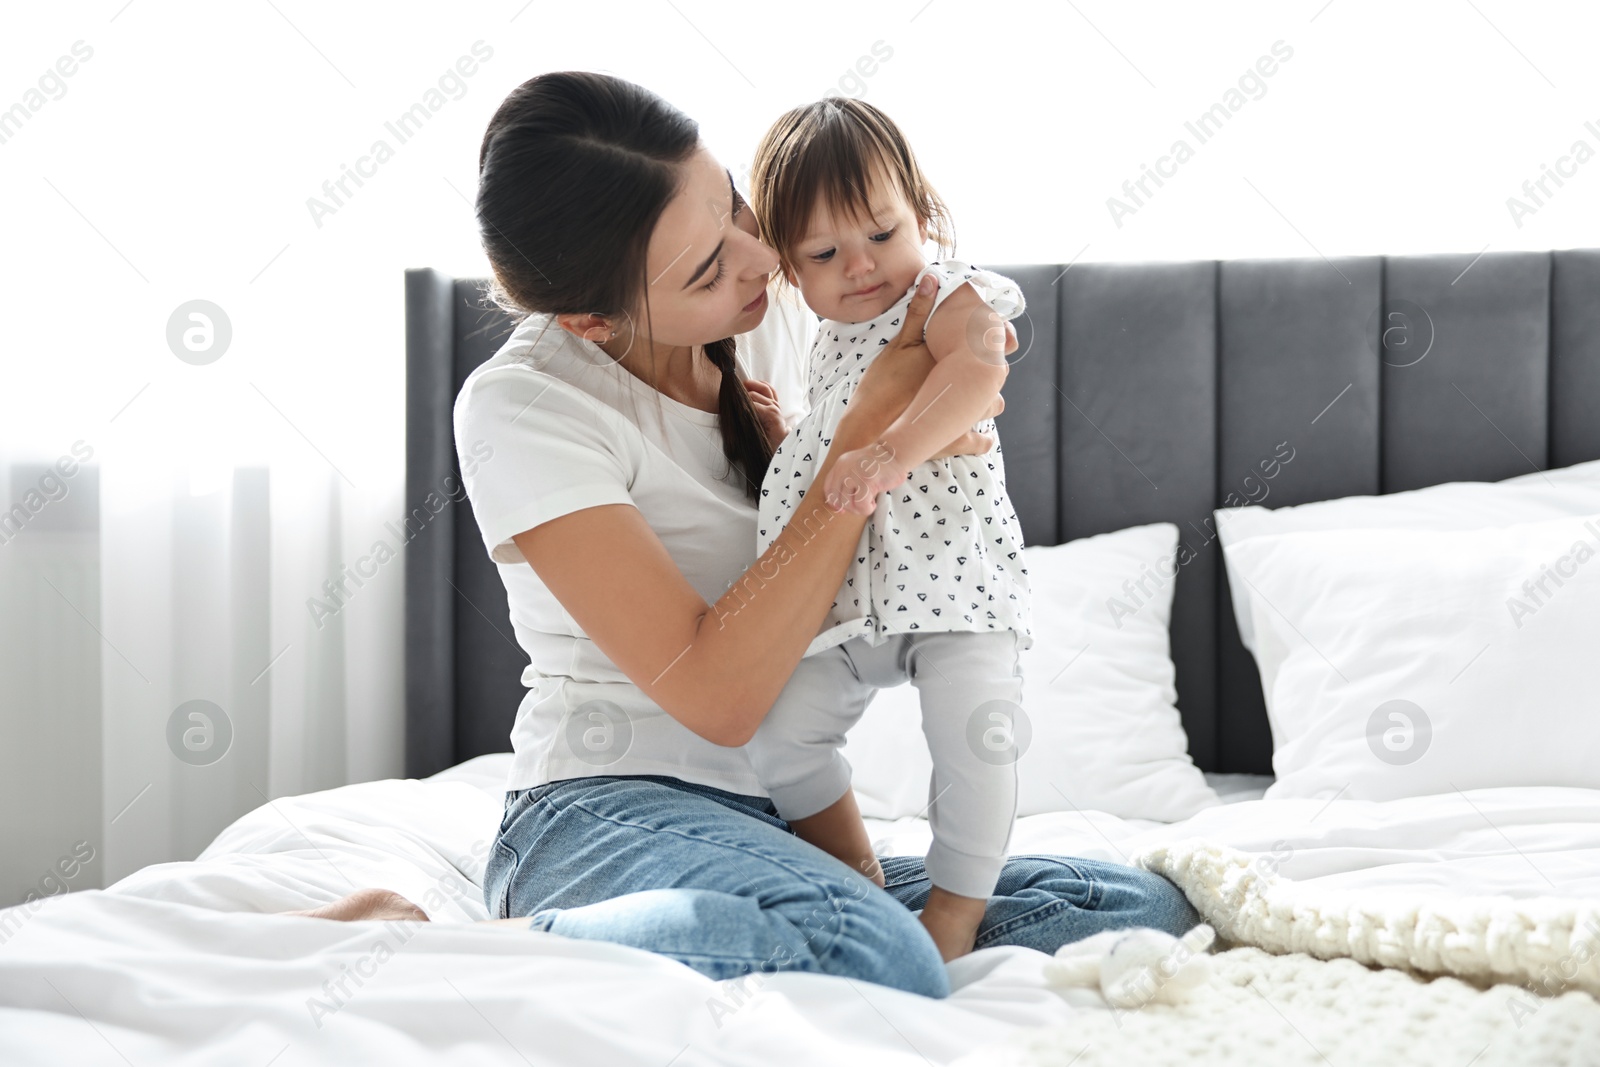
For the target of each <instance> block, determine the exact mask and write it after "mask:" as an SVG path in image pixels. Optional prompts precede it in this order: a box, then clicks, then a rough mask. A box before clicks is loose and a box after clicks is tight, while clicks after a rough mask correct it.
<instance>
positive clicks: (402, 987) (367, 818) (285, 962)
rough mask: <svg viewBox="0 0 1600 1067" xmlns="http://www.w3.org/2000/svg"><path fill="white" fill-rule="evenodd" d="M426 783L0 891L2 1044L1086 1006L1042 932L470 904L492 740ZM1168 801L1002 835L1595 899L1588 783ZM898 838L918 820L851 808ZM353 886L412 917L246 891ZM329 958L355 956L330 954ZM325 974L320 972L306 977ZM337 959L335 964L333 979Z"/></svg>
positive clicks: (989, 1026)
mask: <svg viewBox="0 0 1600 1067" xmlns="http://www.w3.org/2000/svg"><path fill="white" fill-rule="evenodd" d="M508 758H509V757H505V756H490V757H483V758H482V759H480V760H475V761H472V762H470V763H468V764H464V765H462V766H461V767H458V768H453V769H452V770H451V771H447V772H445V773H444V774H443V775H440V776H437V777H436V778H434V779H428V780H424V781H387V782H372V783H364V784H361V785H355V786H347V787H345V788H343V789H336V790H331V791H328V792H324V793H317V794H309V795H307V796H303V797H295V798H284V799H280V800H277V801H274V802H273V803H272V804H270V805H267V806H264V807H262V808H261V809H258V810H257V811H255V812H253V813H251V814H250V815H248V816H246V817H244V818H243V819H241V820H239V822H238V823H236V824H235V825H233V826H232V827H230V828H229V829H228V830H226V831H225V832H224V833H223V834H222V835H221V836H219V837H218V839H217V841H216V842H214V843H213V844H212V846H211V847H210V848H208V849H207V850H206V852H205V853H203V854H202V856H201V857H200V858H199V859H197V860H196V861H194V862H192V863H169V864H161V865H158V866H154V867H150V868H146V869H145V870H142V871H140V872H138V873H136V874H134V875H131V876H130V877H128V878H126V879H124V880H123V881H121V882H119V883H117V884H116V885H115V886H112V887H111V888H110V889H107V890H104V891H88V892H80V893H74V894H71V895H70V896H64V897H59V898H53V899H51V900H48V901H46V902H45V903H44V904H43V905H42V906H41V907H39V908H37V910H31V911H30V910H29V909H27V908H26V906H24V907H23V908H21V909H11V910H9V911H3V912H0V1062H3V1063H6V1064H33V1063H40V1064H44V1063H50V1064H56V1063H62V1062H70V1063H84V1064H94V1063H102V1062H103V1063H107V1064H121V1063H124V1062H127V1063H133V1064H156V1063H178V1062H185V1063H187V1062H194V1063H230V1064H261V1065H267V1064H269V1063H270V1064H271V1065H272V1067H291V1065H295V1064H310V1063H341V1064H348V1063H372V1062H381V1063H384V1064H386V1065H395V1064H403V1063H412V1062H438V1061H440V1060H442V1059H443V1058H444V1057H446V1056H450V1057H452V1061H454V1060H456V1059H459V1060H460V1061H461V1062H472V1063H494V1064H498V1063H506V1064H525V1063H533V1064H576V1063H583V1064H604V1065H612V1064H617V1065H626V1064H648V1065H651V1067H664V1065H665V1064H668V1063H671V1064H673V1067H692V1065H695V1064H712V1063H715V1064H733V1063H738V1064H745V1063H761V1064H776V1065H783V1064H819V1063H822V1064H853V1063H869V1062H870V1063H873V1064H884V1065H890V1067H894V1065H899V1064H908V1065H913V1064H915V1065H920V1064H925V1063H935V1064H945V1063H949V1062H951V1061H953V1060H955V1059H957V1058H959V1057H961V1056H963V1055H965V1054H967V1053H969V1052H972V1051H973V1050H975V1049H978V1048H981V1047H985V1046H989V1045H993V1044H995V1043H996V1042H999V1041H1000V1040H1002V1039H1003V1038H1004V1037H1005V1036H1006V1035H1008V1034H1009V1033H1011V1032H1012V1031H1013V1030H1014V1028H1016V1027H1019V1026H1029V1027H1033V1026H1044V1025H1051V1024H1060V1023H1062V1022H1065V1021H1068V1020H1070V1019H1071V1017H1072V1015H1073V1013H1075V1012H1079V1011H1098V1010H1103V1009H1102V1008H1101V1007H1100V1006H1099V1001H1098V998H1097V996H1096V995H1095V994H1092V993H1088V992H1086V991H1085V992H1081V993H1079V992H1075V993H1073V994H1072V997H1073V999H1072V1000H1071V1001H1069V1000H1067V999H1063V997H1062V996H1061V995H1059V994H1057V993H1055V992H1052V991H1050V990H1049V989H1047V988H1046V987H1045V986H1044V983H1043V980H1042V977H1041V974H1040V970H1041V965H1042V963H1043V962H1044V958H1045V957H1043V956H1042V955H1040V954H1038V953H1034V952H1030V951H1027V950H1022V949H994V950H988V951H984V952H979V953H975V954H974V955H972V956H970V957H968V958H966V959H963V960H959V961H957V962H956V963H955V964H954V965H953V966H952V968H951V976H952V982H953V984H954V985H955V986H956V990H955V992H954V994H953V995H952V996H951V997H950V998H949V999H948V1000H945V1001H930V1000H924V999H922V998H919V997H914V996H910V995H907V994H901V993H897V992H895V991H893V990H889V989H884V988H881V987H876V986H871V985H868V984H865V983H860V982H849V981H845V980H843V979H836V978H825V977H818V976H807V975H777V976H768V977H765V978H762V979H760V980H759V981H757V980H754V979H750V980H746V982H745V983H743V987H742V989H741V988H739V987H737V986H735V985H733V984H730V983H715V982H711V981H708V980H707V979H704V978H702V977H700V976H699V975H696V974H695V973H693V972H691V971H689V970H688V969H687V968H684V967H681V966H679V965H677V964H675V963H672V962H670V961H668V960H665V959H662V958H659V957H655V956H652V955H650V954H648V953H644V952H639V951H636V950H633V949H627V948H621V947H618V946H611V945H604V944H594V943H586V942H577V941H569V940H566V939H563V938H560V937H557V936H555V935H550V934H532V933H525V932H520V931H504V930H497V929H493V928H478V927H474V926H472V925H470V920H472V919H476V918H482V917H484V909H483V905H482V902H481V900H480V899H479V895H478V892H477V887H478V884H479V882H480V881H481V876H482V861H483V855H484V854H485V850H486V847H487V842H488V840H489V839H490V838H491V837H492V835H493V833H494V831H495V828H496V826H497V824H498V821H499V817H500V813H501V804H500V783H501V781H502V780H503V777H502V776H503V772H504V769H505V760H506V759H508ZM1219 784H1224V785H1225V786H1226V788H1225V790H1224V791H1225V792H1226V793H1227V794H1228V799H1229V800H1230V802H1229V803H1228V804H1226V805H1224V806H1222V807H1218V808H1212V809H1208V810H1207V811H1204V812H1202V813H1201V814H1200V815H1198V816H1196V817H1195V818H1193V819H1190V820H1187V821H1185V822H1183V823H1178V824H1172V825H1163V824H1155V823H1138V822H1128V821H1124V820H1120V819H1116V818H1113V817H1111V816H1107V815H1104V814H1103V813H1098V812H1069V813H1055V814H1050V815H1041V816H1035V817H1032V818H1029V819H1026V820H1023V822H1022V823H1021V824H1019V826H1018V828H1017V831H1016V834H1015V836H1014V840H1013V846H1014V851H1017V852H1023V851H1037V852H1053V853H1063V854H1070V855H1078V856H1089V857H1099V858H1107V859H1120V858H1123V857H1125V856H1128V855H1131V854H1132V853H1133V852H1134V851H1135V850H1137V849H1140V848H1143V847H1148V846H1150V845H1154V844H1159V843H1162V842H1165V841H1171V840H1177V839H1180V838H1192V837H1202V838H1207V839H1209V840H1214V841H1217V842H1219V843H1223V844H1227V845H1231V846H1233V847H1235V848H1239V849H1243V850H1246V851H1250V852H1256V853H1276V854H1277V855H1278V856H1279V857H1280V859H1281V865H1280V867H1279V870H1280V872H1281V873H1282V874H1283V875H1284V876H1286V877H1288V878H1292V879H1304V880H1315V881H1316V883H1317V884H1321V885H1327V886H1338V887H1343V888H1390V889H1394V888H1420V889H1425V890H1428V891H1430V892H1436V893H1442V894H1453V895H1459V894H1493V893H1502V894H1507V895H1511V896H1518V897H1526V896H1539V895H1553V896H1564V897H1566V896H1590V897H1595V896H1600V791H1590V790H1579V789H1554V788H1526V789H1490V790H1477V791H1469V792H1466V793H1455V794H1448V795H1442V796H1434V797H1424V798H1414V799H1411V800H1404V801H1391V802H1387V803H1369V802H1352V801H1343V800H1338V799H1335V800H1333V801H1331V802H1325V801H1309V800H1280V801H1264V800H1259V799H1249V798H1250V797H1251V796H1252V793H1251V790H1252V789H1253V790H1254V791H1255V793H1256V794H1259V790H1260V788H1261V787H1262V785H1263V783H1262V782H1260V781H1259V780H1258V781H1254V782H1251V781H1238V780H1235V781H1231V782H1227V783H1219ZM872 830H873V834H874V838H875V839H876V840H879V841H880V842H882V843H883V844H885V845H887V846H889V847H892V848H893V849H895V850H896V851H904V852H913V853H914V852H919V851H920V850H921V849H922V848H924V847H925V845H926V843H927V827H926V824H925V823H922V822H917V821H912V820H903V821H902V822H900V823H895V824H884V823H878V824H874V826H873V828H872ZM367 885H378V886H385V887H388V888H392V889H395V890H397V891H398V892H400V893H402V894H404V895H406V896H407V897H409V898H411V899H412V900H415V901H417V902H418V903H420V904H422V905H423V906H424V908H425V910H427V911H428V912H429V915H430V917H431V918H432V919H433V920H434V921H433V922H432V923H431V924H389V925H384V924H336V923H329V922H321V921H315V920H307V919H298V918H292V917H283V916H277V915H272V914H269V912H271V911H275V910H282V909H289V908H301V907H308V906H313V905H315V904H318V903H322V902H324V901H326V900H329V899H333V898H334V897H337V896H341V895H343V894H344V893H347V892H349V891H350V889H351V888H352V887H356V886H367ZM351 975H354V976H356V977H350V976H351ZM341 976H343V980H344V991H343V992H342V993H341V992H340V991H339V990H338V989H336V988H332V987H329V988H326V989H325V988H324V986H323V983H324V982H337V981H339V980H340V979H341ZM358 979H359V981H358Z"/></svg>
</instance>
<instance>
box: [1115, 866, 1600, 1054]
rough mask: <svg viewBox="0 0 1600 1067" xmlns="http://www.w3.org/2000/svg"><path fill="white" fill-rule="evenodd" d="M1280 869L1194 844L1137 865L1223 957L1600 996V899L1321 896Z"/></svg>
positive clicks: (1373, 893) (1389, 893)
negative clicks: (1204, 927) (1279, 958)
mask: <svg viewBox="0 0 1600 1067" xmlns="http://www.w3.org/2000/svg"><path fill="white" fill-rule="evenodd" d="M1278 859H1281V856H1279V857H1277V858H1275V857H1274V856H1272V855H1261V856H1255V855H1249V854H1247V853H1243V852H1239V851H1237V850H1235V849H1231V848H1228V847H1225V846H1220V845H1214V844H1208V843H1207V842H1204V841H1198V840H1192V839H1191V840H1184V841H1179V842H1175V843H1172V844H1169V845H1165V846H1162V847H1160V848H1154V849H1149V850H1146V851H1144V852H1142V853H1140V854H1139V855H1137V856H1135V857H1134V862H1135V863H1136V864H1138V865H1139V866H1142V867H1144V868H1146V869H1148V870H1151V871H1156V872H1158V873H1160V874H1163V875H1166V876H1167V877H1168V878H1169V879H1171V880H1172V881H1173V882H1174V883H1175V884H1176V885H1177V886H1178V887H1179V888H1180V889H1182V890H1183V892H1184V894H1185V895H1186V896H1187V897H1188V898H1189V901H1190V903H1192V904H1193V905H1194V906H1195V909H1196V910H1197V911H1199V912H1200V915H1201V917H1202V918H1203V919H1204V920H1205V921H1206V922H1208V923H1210V924H1211V925H1212V927H1214V928H1215V929H1216V931H1217V936H1218V941H1219V947H1223V948H1227V947H1231V946H1234V945H1249V946H1253V947H1256V948H1261V949H1265V950H1267V951H1268V952H1274V953H1288V952H1303V953H1306V954H1307V955H1310V956H1315V957H1317V958H1319V959H1334V958H1340V957H1346V958H1349V959H1352V960H1356V961H1359V962H1361V963H1369V964H1376V965H1379V966H1383V967H1397V968H1402V969H1405V970H1409V971H1414V972H1417V973H1419V974H1423V975H1451V976H1454V977H1457V978H1461V979H1464V980H1466V981H1469V982H1473V983H1474V984H1477V985H1479V986H1483V985H1487V984H1489V983H1492V982H1511V983H1515V984H1517V985H1520V986H1526V987H1528V989H1529V990H1531V991H1533V992H1536V993H1540V994H1549V995H1554V994H1556V993H1559V992H1562V991H1565V990H1571V989H1576V990H1584V991H1586V992H1588V993H1590V994H1600V901H1595V900H1575V899H1563V898H1559V897H1530V898H1516V897H1506V896H1493V897H1491V896H1440V895H1430V894H1427V893H1424V892H1419V891H1408V892H1402V891H1398V890H1360V891H1352V890H1330V889H1321V888H1318V887H1316V886H1314V885H1309V884H1301V883H1298V882H1295V881H1293V880H1291V879H1288V878H1284V877H1282V876H1281V875H1279V874H1278V873H1277V862H1278ZM1596 1056H1597V1057H1600V1050H1597V1052H1596Z"/></svg>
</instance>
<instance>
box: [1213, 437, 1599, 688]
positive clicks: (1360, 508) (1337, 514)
mask: <svg viewBox="0 0 1600 1067" xmlns="http://www.w3.org/2000/svg"><path fill="white" fill-rule="evenodd" d="M1597 511H1600V460H1594V461H1593V462H1589V463H1579V464H1576V465H1575V466H1571V467H1562V468H1558V469H1556V470H1550V471H1532V472H1530V473H1528V474H1519V475H1517V476H1516V477H1515V478H1507V479H1506V480H1505V481H1501V482H1445V483H1443V484H1441V485H1430V486H1428V487H1426V488H1424V489H1408V490H1406V491H1405V492H1401V493H1386V494H1384V495H1381V496H1346V497H1340V498H1338V499H1336V500H1317V501H1313V502H1312V503H1309V504H1296V505H1293V506H1291V507H1284V508H1263V507H1259V506H1256V505H1247V506H1245V507H1239V508H1220V509H1218V510H1217V511H1216V512H1215V515H1216V522H1217V536H1218V537H1219V538H1221V540H1222V548H1223V560H1224V566H1225V567H1226V569H1227V572H1228V589H1229V591H1230V593H1231V595H1232V598H1233V614H1234V618H1235V619H1236V620H1237V621H1238V623H1239V637H1240V639H1241V640H1242V641H1243V642H1244V647H1245V648H1248V649H1249V650H1250V651H1251V652H1254V653H1256V662H1257V665H1258V666H1260V667H1261V669H1262V672H1263V674H1265V673H1267V672H1268V671H1269V670H1271V669H1272V668H1273V667H1274V666H1275V665H1272V664H1264V663H1261V655H1260V651H1259V650H1258V649H1257V648H1256V647H1255V638H1254V626H1253V620H1252V618H1251V614H1252V613H1251V604H1250V595H1249V594H1250V590H1249V588H1248V587H1245V588H1241V583H1240V582H1239V580H1238V576H1237V575H1236V574H1235V573H1234V569H1233V562H1232V557H1231V556H1229V555H1228V551H1227V549H1228V546H1229V545H1235V544H1238V543H1239V542H1240V541H1243V540H1245V539H1246V538H1250V537H1260V536H1263V535H1266V534H1281V533H1293V532H1296V531H1300V530H1367V529H1378V528H1388V529H1412V530H1476V529H1480V528H1482V527H1485V526H1510V525H1511V524H1512V523H1516V522H1537V521H1539V520H1541V519H1556V518H1562V517H1564V516H1568V515H1592V514H1594V513H1595V512H1597ZM1262 688H1263V689H1265V688H1266V686H1265V685H1264V684H1263V687H1262Z"/></svg>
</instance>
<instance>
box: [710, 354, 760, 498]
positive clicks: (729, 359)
mask: <svg viewBox="0 0 1600 1067" xmlns="http://www.w3.org/2000/svg"><path fill="white" fill-rule="evenodd" d="M734 351H735V342H734V339H733V338H731V337H724V338H723V339H722V340H720V341H713V342H711V343H710V344H708V345H706V358H707V359H709V360H711V363H712V365H713V366H715V367H716V368H717V369H718V370H719V371H721V372H722V388H721V389H720V390H718V392H717V416H718V418H717V421H718V423H719V424H720V426H721V429H722V453H723V455H725V456H727V457H728V463H729V465H730V466H731V467H732V468H733V469H734V470H735V471H738V472H739V475H740V477H741V478H742V479H743V481H744V491H745V495H746V496H747V497H749V498H750V499H751V500H752V501H759V500H760V499H761V479H762V478H763V477H764V476H765V475H766V473H767V466H768V464H770V463H771V462H772V445H770V444H769V443H768V442H767V434H766V431H765V430H763V429H762V428H761V420H760V419H759V418H757V417H756V407H755V404H754V403H753V402H751V400H750V391H749V390H748V389H746V388H745V387H744V379H742V378H741V377H739V362H738V360H737V359H735V358H734Z"/></svg>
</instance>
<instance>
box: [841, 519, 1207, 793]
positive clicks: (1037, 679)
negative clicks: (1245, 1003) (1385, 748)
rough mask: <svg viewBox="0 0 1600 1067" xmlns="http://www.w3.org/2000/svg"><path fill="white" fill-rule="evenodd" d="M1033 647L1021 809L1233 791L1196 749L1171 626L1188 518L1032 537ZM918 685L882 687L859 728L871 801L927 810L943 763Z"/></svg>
mask: <svg viewBox="0 0 1600 1067" xmlns="http://www.w3.org/2000/svg"><path fill="white" fill-rule="evenodd" d="M1024 553H1025V558H1026V560H1027V565H1028V582H1029V586H1030V588H1031V589H1032V595H1033V637H1034V644H1033V647H1032V648H1030V649H1028V650H1027V651H1026V652H1024V653H1023V654H1022V671H1023V697H1022V708H1023V711H1022V717H1023V718H1024V719H1025V720H1026V722H1027V724H1028V729H1027V730H1024V729H1022V728H1020V727H1017V728H1016V729H1015V734H1016V736H1018V737H1019V738H1021V737H1023V736H1024V735H1027V734H1031V736H1030V737H1028V739H1027V741H1026V744H1025V745H1019V747H1021V748H1022V752H1021V755H1020V757H1019V758H1018V761H1017V777H1018V814H1019V815H1036V814H1039V813H1042V812H1050V811H1073V810H1075V809H1077V810H1084V811H1088V810H1096V811H1104V812H1109V813H1110V814H1112V815H1117V816H1120V817H1122V818H1127V819H1157V820H1161V821H1163V822H1176V821H1178V820H1180V819H1186V818H1188V817H1189V816H1191V815H1193V814H1195V813H1196V812H1198V811H1200V810H1201V809H1202V808H1209V807H1213V806H1215V805H1218V804H1220V803H1221V802H1222V801H1221V800H1220V798H1218V796H1217V794H1216V793H1215V792H1214V791H1213V790H1212V789H1211V787H1210V786H1209V785H1207V784H1206V781H1205V777H1204V775H1202V774H1201V773H1200V770H1199V768H1197V767H1196V766H1195V765H1194V764H1193V763H1192V762H1190V760H1189V739H1188V736H1187V735H1186V734H1185V733H1184V731H1183V722H1182V720H1181V719H1180V718H1179V716H1178V709H1177V707H1176V702H1177V691H1176V689H1175V688H1174V685H1173V675H1174V670H1173V665H1172V655H1171V651H1170V644H1169V639H1168V633H1167V625H1168V621H1169V620H1170V618H1171V615H1172V587H1173V581H1174V576H1175V571H1176V569H1177V562H1176V561H1177V558H1178V528H1177V527H1176V526H1174V525H1173V524H1172V523H1169V522H1163V523H1156V524H1154V525H1151V526H1136V527H1133V528H1131V529H1127V530H1118V531H1116V532H1114V533H1106V534H1100V535H1098V536H1096V537H1085V538H1080V539H1079V540H1076V541H1071V542H1068V543H1067V544H1064V545H1055V546H1050V547H1040V546H1033V547H1030V548H1027V549H1025V550H1024ZM921 722H922V717H921V711H920V709H919V706H918V703H917V692H916V690H915V689H914V688H912V687H911V686H909V685H902V686H896V687H895V688H893V689H884V690H880V691H879V693H878V694H877V696H876V697H875V698H874V699H873V702H872V704H871V706H869V707H868V708H867V712H866V714H865V715H863V716H862V718H861V722H860V723H858V724H857V725H856V727H855V729H853V730H851V731H850V733H849V734H848V735H847V740H846V745H845V757H846V758H847V759H848V760H849V761H850V764H851V766H852V767H853V768H854V784H855V789H856V795H857V798H858V800H859V801H860V804H861V809H862V812H863V814H866V815H869V816H874V817H877V818H885V819H897V818H903V817H905V816H907V815H918V814H925V813H926V809H927V805H928V800H929V797H928V781H929V777H930V775H931V774H932V770H933V765H932V763H931V761H930V760H929V758H928V751H927V745H926V743H925V742H924V740H923V736H922V727H921Z"/></svg>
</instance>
